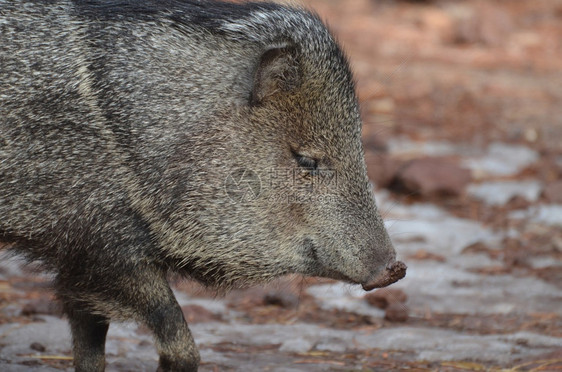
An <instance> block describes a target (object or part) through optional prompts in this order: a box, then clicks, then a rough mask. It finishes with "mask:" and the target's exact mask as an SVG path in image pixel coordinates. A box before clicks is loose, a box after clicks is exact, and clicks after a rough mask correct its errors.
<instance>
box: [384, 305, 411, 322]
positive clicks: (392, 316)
mask: <svg viewBox="0 0 562 372" xmlns="http://www.w3.org/2000/svg"><path fill="white" fill-rule="evenodd" d="M384 318H385V319H386V320H389V321H391V322H405V321H406V320H408V307H407V306H406V304H404V303H401V302H394V303H391V304H390V305H388V307H387V308H386V312H385V313H384Z"/></svg>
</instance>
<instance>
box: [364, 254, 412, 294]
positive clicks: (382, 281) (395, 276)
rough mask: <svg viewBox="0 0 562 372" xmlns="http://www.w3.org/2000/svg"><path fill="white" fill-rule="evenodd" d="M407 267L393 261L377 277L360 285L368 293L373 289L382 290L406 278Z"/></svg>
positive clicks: (400, 262) (402, 263)
mask: <svg viewBox="0 0 562 372" xmlns="http://www.w3.org/2000/svg"><path fill="white" fill-rule="evenodd" d="M407 268H408V266H406V264H405V263H404V262H402V261H394V262H392V263H390V264H388V265H387V266H386V269H385V270H384V271H383V272H381V273H380V274H379V275H377V276H376V277H375V278H374V279H373V280H370V281H368V282H366V283H361V286H362V287H363V289H364V290H365V291H370V290H373V289H375V288H383V287H387V286H389V285H391V284H392V283H396V282H397V281H399V280H400V279H402V278H403V277H405V276H406V269H407Z"/></svg>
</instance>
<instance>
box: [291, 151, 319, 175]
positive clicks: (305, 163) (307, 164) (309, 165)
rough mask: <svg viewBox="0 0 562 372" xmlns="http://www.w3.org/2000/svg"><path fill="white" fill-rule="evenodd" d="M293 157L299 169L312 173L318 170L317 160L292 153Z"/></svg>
mask: <svg viewBox="0 0 562 372" xmlns="http://www.w3.org/2000/svg"><path fill="white" fill-rule="evenodd" d="M293 155H294V157H295V159H296V161H297V164H298V165H299V167H301V168H306V169H310V170H314V171H315V170H318V160H316V159H313V158H310V157H308V156H304V155H300V154H297V153H293Z"/></svg>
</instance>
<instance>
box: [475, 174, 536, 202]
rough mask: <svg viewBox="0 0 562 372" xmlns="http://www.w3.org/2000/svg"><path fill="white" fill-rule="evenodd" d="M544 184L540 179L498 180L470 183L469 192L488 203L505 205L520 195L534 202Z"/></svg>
mask: <svg viewBox="0 0 562 372" xmlns="http://www.w3.org/2000/svg"><path fill="white" fill-rule="evenodd" d="M541 190H542V185H541V184H540V182H538V181H534V180H530V181H497V182H485V183H482V184H478V185H476V184H474V185H470V186H468V188H467V193H468V194H469V195H470V196H472V197H474V198H476V199H479V200H482V201H483V202H485V203H486V204H488V205H504V204H506V203H507V202H509V201H510V200H511V199H514V198H517V197H520V198H523V199H525V200H527V201H530V202H534V201H536V200H537V199H538V198H539V195H540V193H541Z"/></svg>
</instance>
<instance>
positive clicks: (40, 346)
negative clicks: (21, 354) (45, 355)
mask: <svg viewBox="0 0 562 372" xmlns="http://www.w3.org/2000/svg"><path fill="white" fill-rule="evenodd" d="M29 348H30V349H31V350H35V351H39V352H40V353H42V352H43V351H45V350H47V348H46V347H45V346H44V345H43V344H42V343H40V342H34V343H32V344H31V345H29Z"/></svg>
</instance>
